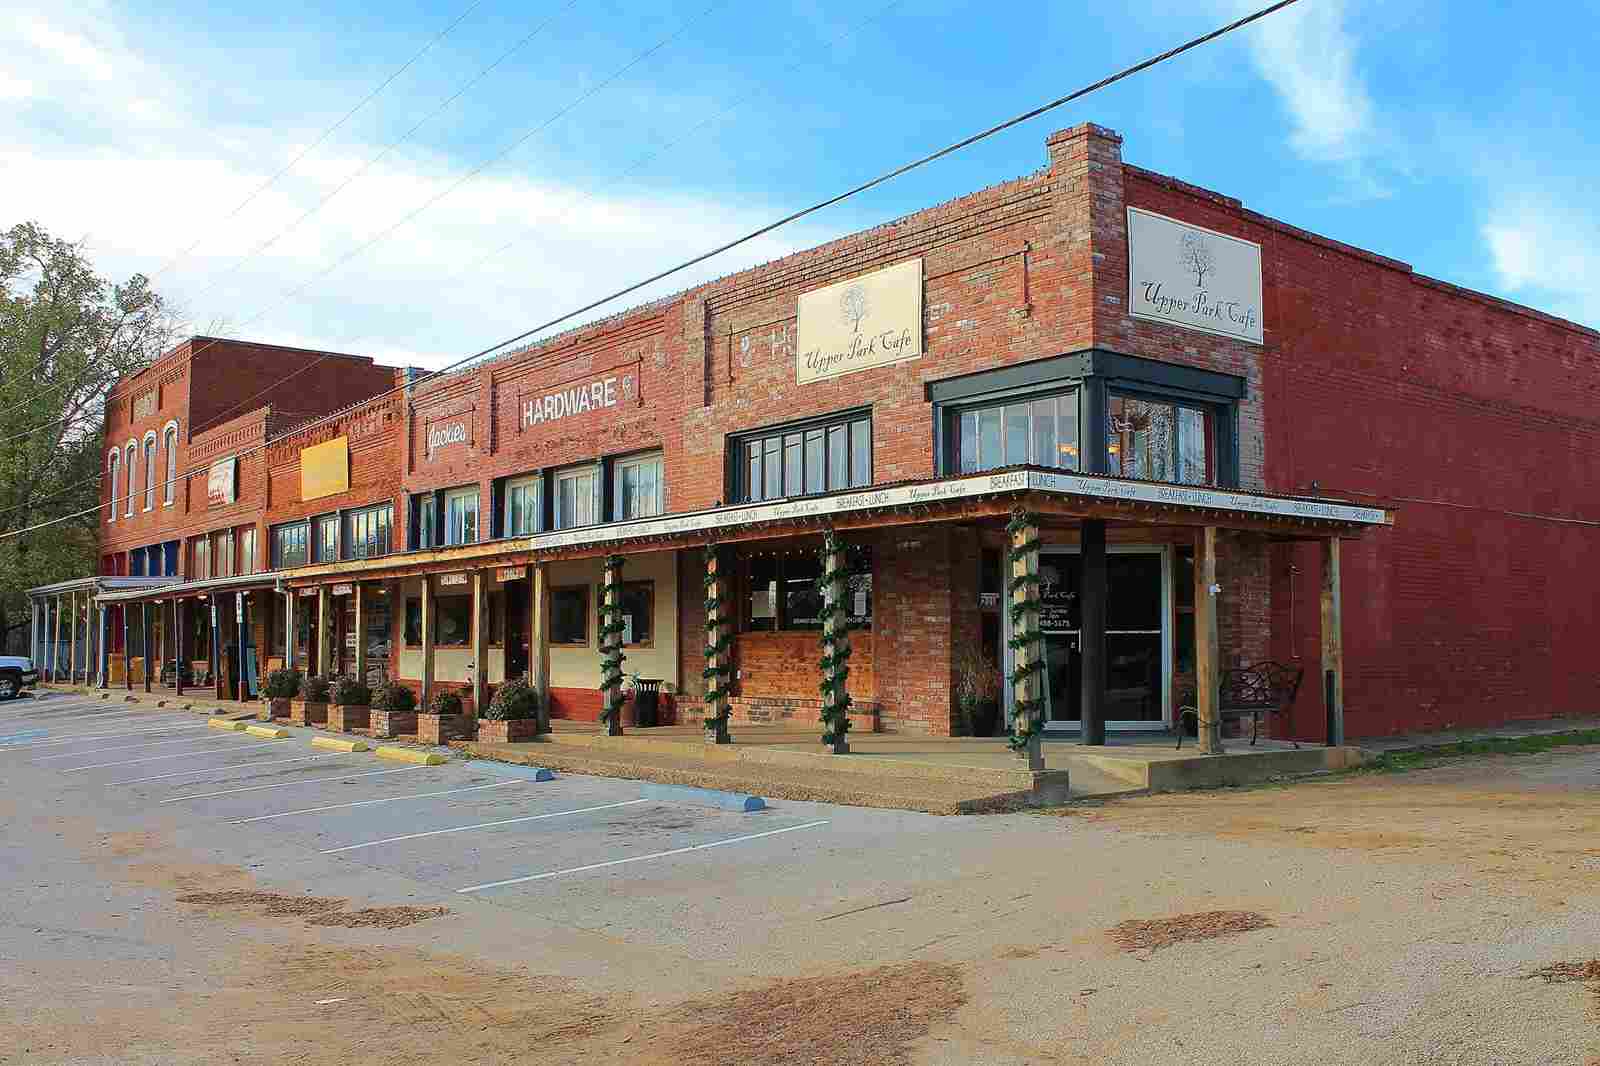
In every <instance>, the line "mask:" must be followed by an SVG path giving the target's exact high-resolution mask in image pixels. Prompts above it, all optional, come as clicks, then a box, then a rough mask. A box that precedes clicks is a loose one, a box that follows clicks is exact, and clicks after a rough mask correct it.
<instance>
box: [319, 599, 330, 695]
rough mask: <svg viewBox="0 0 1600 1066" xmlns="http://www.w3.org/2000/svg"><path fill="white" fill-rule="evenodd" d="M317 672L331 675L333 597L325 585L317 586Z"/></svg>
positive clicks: (327, 675)
mask: <svg viewBox="0 0 1600 1066" xmlns="http://www.w3.org/2000/svg"><path fill="white" fill-rule="evenodd" d="M317 673H319V674H321V675H322V676H323V677H332V676H333V597H332V596H331V595H330V594H329V589H328V586H327V585H318V586H317Z"/></svg>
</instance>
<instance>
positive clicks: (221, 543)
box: [213, 529, 233, 577]
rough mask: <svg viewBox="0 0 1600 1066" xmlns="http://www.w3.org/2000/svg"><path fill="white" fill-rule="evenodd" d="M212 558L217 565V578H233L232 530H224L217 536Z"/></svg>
mask: <svg viewBox="0 0 1600 1066" xmlns="http://www.w3.org/2000/svg"><path fill="white" fill-rule="evenodd" d="M213 558H214V560H215V562H216V565H217V576H218V577H232V576H233V530H231V529H225V530H223V531H222V532H221V533H218V534H217V546H216V550H215V554H214V556H213Z"/></svg>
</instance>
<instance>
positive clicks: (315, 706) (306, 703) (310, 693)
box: [289, 674, 328, 725]
mask: <svg viewBox="0 0 1600 1066" xmlns="http://www.w3.org/2000/svg"><path fill="white" fill-rule="evenodd" d="M327 720H328V679H327V678H325V677H318V676H317V675H316V674H307V675H306V676H304V677H302V678H301V679H300V698H299V699H296V700H291V701H290V703H289V721H291V722H293V723H295V724H296V725H319V724H321V723H323V722H326V721H327Z"/></svg>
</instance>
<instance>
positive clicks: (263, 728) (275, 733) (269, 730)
mask: <svg viewBox="0 0 1600 1066" xmlns="http://www.w3.org/2000/svg"><path fill="white" fill-rule="evenodd" d="M213 720H214V719H213ZM234 725H235V726H239V725H243V723H241V722H235V723H234ZM244 731H245V732H246V733H248V734H250V735H251V736H253V737H260V738H261V739H262V740H283V739H285V738H286V737H288V735H289V731H288V730H287V729H279V728H278V727H277V726H270V725H247V726H244Z"/></svg>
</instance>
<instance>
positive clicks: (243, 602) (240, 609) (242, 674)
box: [233, 589, 250, 703]
mask: <svg viewBox="0 0 1600 1066" xmlns="http://www.w3.org/2000/svg"><path fill="white" fill-rule="evenodd" d="M249 617H250V602H249V594H248V593H246V592H245V591H244V590H243V589H240V590H239V591H238V592H235V593H234V594H233V670H234V673H236V674H238V675H239V680H238V683H237V684H238V687H237V688H235V689H234V694H235V695H236V696H238V698H239V702H240V703H248V702H249V701H250V679H249V675H248V673H247V672H246V670H245V663H244V643H245V641H244V632H245V625H246V624H247V620H248V619H249Z"/></svg>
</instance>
